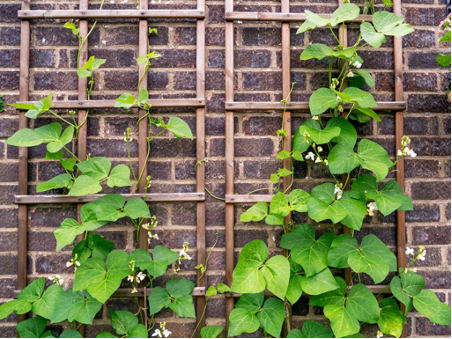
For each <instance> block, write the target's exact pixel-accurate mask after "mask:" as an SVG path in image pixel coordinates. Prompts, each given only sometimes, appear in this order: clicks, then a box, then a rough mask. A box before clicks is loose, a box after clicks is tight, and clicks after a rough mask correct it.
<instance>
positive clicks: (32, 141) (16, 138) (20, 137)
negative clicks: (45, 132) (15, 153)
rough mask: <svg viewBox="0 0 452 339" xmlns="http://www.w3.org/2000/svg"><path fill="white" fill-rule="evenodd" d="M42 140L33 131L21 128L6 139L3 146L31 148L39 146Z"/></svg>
mask: <svg viewBox="0 0 452 339" xmlns="http://www.w3.org/2000/svg"><path fill="white" fill-rule="evenodd" d="M43 142H44V140H43V139H42V138H41V136H40V135H39V134H38V133H36V132H35V131H33V130H31V129H29V128H22V129H20V130H18V131H17V132H16V133H14V134H13V135H12V136H11V137H9V138H8V139H6V141H5V144H8V145H12V146H18V147H32V146H38V145H41V144H42V143H43Z"/></svg>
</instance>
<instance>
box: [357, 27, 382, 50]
mask: <svg viewBox="0 0 452 339" xmlns="http://www.w3.org/2000/svg"><path fill="white" fill-rule="evenodd" d="M360 30H361V36H362V37H363V39H364V41H366V42H367V43H369V45H371V46H372V47H373V48H375V49H377V48H380V46H381V44H383V43H385V42H386V37H385V35H384V34H382V33H378V32H377V31H375V28H374V26H372V24H371V23H370V22H363V23H362V24H361V28H360Z"/></svg>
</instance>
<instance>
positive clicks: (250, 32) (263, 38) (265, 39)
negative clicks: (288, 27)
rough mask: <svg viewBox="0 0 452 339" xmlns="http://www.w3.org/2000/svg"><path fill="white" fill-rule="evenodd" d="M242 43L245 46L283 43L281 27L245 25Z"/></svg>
mask: <svg viewBox="0 0 452 339" xmlns="http://www.w3.org/2000/svg"><path fill="white" fill-rule="evenodd" d="M242 43H243V44H244V45H245V46H278V45H280V44H281V29H280V28H270V27H244V28H243V29H242Z"/></svg>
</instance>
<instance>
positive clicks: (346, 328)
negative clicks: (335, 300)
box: [323, 305, 360, 338]
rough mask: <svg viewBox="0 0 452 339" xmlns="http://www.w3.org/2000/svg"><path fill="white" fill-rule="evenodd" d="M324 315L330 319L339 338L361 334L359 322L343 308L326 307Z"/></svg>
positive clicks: (335, 306)
mask: <svg viewBox="0 0 452 339" xmlns="http://www.w3.org/2000/svg"><path fill="white" fill-rule="evenodd" d="M323 313H324V314H325V316H326V317H327V318H328V319H330V322H331V329H332V330H333V332H334V335H335V336H336V337H337V338H342V337H345V336H347V335H351V334H354V333H357V332H359V329H360V325H359V322H358V320H357V319H356V318H355V317H354V316H353V314H351V312H349V311H348V310H347V309H346V308H345V307H343V306H337V305H326V306H325V307H324V308H323Z"/></svg>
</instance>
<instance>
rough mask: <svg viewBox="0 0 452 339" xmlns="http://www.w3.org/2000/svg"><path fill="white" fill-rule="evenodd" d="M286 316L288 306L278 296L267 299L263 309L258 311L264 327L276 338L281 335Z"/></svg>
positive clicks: (258, 316)
mask: <svg viewBox="0 0 452 339" xmlns="http://www.w3.org/2000/svg"><path fill="white" fill-rule="evenodd" d="M285 317H286V308H285V307H284V303H283V302H282V301H281V300H279V299H276V298H269V299H267V300H266V301H265V303H264V306H263V307H262V309H261V310H260V311H259V312H258V313H257V318H258V319H259V322H260V325H261V327H262V329H263V330H264V331H265V332H267V333H268V334H270V335H272V336H274V337H275V338H278V337H280V335H281V330H282V325H283V323H284V319H285Z"/></svg>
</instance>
